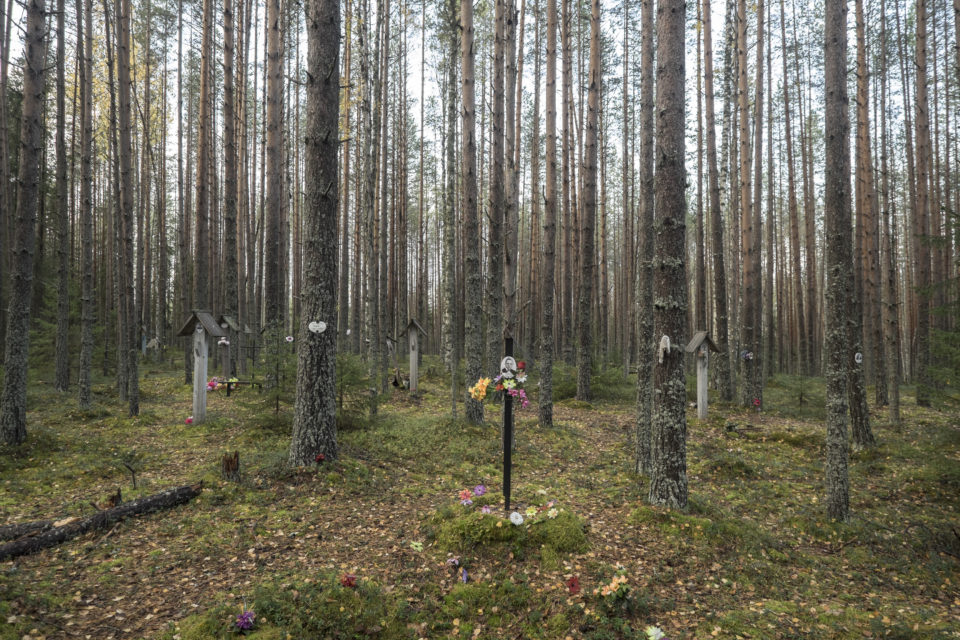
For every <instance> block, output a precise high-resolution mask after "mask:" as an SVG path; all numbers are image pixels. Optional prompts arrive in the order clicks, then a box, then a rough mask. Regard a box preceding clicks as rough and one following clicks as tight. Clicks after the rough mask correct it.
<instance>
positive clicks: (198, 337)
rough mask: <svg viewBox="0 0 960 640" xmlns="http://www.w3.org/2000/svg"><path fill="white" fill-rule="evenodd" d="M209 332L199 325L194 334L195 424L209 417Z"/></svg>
mask: <svg viewBox="0 0 960 640" xmlns="http://www.w3.org/2000/svg"><path fill="white" fill-rule="evenodd" d="M207 351H208V349H207V332H206V331H204V330H203V325H202V324H200V323H199V322H198V323H197V328H196V331H194V334H193V422H194V424H199V423H201V422H203V421H204V419H206V417H207Z"/></svg>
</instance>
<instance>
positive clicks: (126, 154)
mask: <svg viewBox="0 0 960 640" xmlns="http://www.w3.org/2000/svg"><path fill="white" fill-rule="evenodd" d="M115 6H116V13H117V96H118V99H117V128H118V135H119V140H118V142H119V144H118V157H119V162H120V180H119V182H120V218H121V251H120V253H121V271H122V273H123V279H122V283H123V287H124V289H125V290H126V300H125V301H124V304H123V306H122V307H121V309H120V312H121V313H122V314H123V316H124V318H125V324H126V326H125V328H124V332H123V337H122V339H121V341H120V344H121V349H122V350H123V351H124V352H125V358H124V359H125V363H126V390H127V401H128V403H129V413H130V415H131V416H135V415H138V414H139V413H140V383H139V378H138V374H137V365H138V362H137V360H138V357H139V356H138V349H137V344H136V337H137V326H136V325H137V317H136V305H135V299H134V291H133V287H134V281H133V277H134V272H133V268H134V255H133V253H134V248H133V237H134V230H133V224H134V221H133V166H132V165H133V145H132V142H131V137H132V129H133V127H132V123H131V108H132V107H131V97H130V93H131V88H132V85H131V82H130V0H115Z"/></svg>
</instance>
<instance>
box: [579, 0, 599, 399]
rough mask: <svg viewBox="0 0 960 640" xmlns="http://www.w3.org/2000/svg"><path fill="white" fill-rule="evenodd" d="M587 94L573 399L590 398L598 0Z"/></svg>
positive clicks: (595, 1)
mask: <svg viewBox="0 0 960 640" xmlns="http://www.w3.org/2000/svg"><path fill="white" fill-rule="evenodd" d="M587 82H588V94H587V127H586V133H585V135H584V141H583V146H584V163H583V211H582V212H581V215H580V298H579V300H578V302H577V329H578V334H579V336H578V340H577V399H578V400H583V401H589V400H590V374H591V361H592V359H593V324H592V323H591V322H590V312H591V309H592V302H593V288H594V282H593V278H594V274H593V263H594V261H595V260H596V256H595V255H594V246H593V236H594V227H595V226H596V222H595V221H596V217H597V122H598V120H599V115H600V82H601V78H600V0H591V2H590V71H589V79H588V81H587Z"/></svg>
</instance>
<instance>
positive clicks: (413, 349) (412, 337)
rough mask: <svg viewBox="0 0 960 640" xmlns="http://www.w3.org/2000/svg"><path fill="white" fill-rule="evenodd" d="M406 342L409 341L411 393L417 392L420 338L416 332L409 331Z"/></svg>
mask: <svg viewBox="0 0 960 640" xmlns="http://www.w3.org/2000/svg"><path fill="white" fill-rule="evenodd" d="M407 340H409V341H410V391H411V392H413V393H416V392H417V374H418V371H417V367H418V364H417V360H418V359H419V355H420V354H419V353H418V351H419V349H420V347H419V345H418V342H419V341H420V336H419V335H418V334H417V332H416V331H410V332H408V333H407Z"/></svg>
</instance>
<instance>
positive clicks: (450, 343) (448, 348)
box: [443, 0, 502, 418]
mask: <svg viewBox="0 0 960 640" xmlns="http://www.w3.org/2000/svg"><path fill="white" fill-rule="evenodd" d="M457 2H458V0H444V15H443V19H444V23H445V24H446V27H447V34H446V35H447V38H448V42H447V47H448V48H447V60H446V74H447V78H446V82H447V85H446V91H447V96H446V101H447V102H446V107H447V126H448V127H449V129H448V131H447V135H446V140H445V141H444V152H445V160H444V161H445V163H446V171H445V173H446V185H445V187H444V193H443V262H444V265H443V267H444V268H443V297H444V309H443V331H444V360H445V362H446V364H447V367H448V369H449V371H450V395H451V398H450V400H451V405H450V410H451V413H452V415H453V417H454V418H456V416H457V375H458V373H457V368H458V367H457V365H458V362H457V353H458V351H459V349H458V348H457V331H456V317H457V316H456V311H457V310H456V307H457V292H456V265H457V242H456V234H457V223H456V193H457V186H456V185H457V176H456V161H455V160H456V153H455V148H456V139H457V136H456V129H457V128H456V119H457V105H456V101H457V86H456V85H457V57H458V54H459V52H460V39H459V33H458V32H459V18H458V16H459V10H458V8H457ZM501 215H502V211H501ZM491 251H492V249H491ZM491 289H492V290H493V291H496V292H499V291H500V288H499V287H497V286H495V285H493V284H491ZM498 299H499V298H498ZM490 322H493V320H492V319H491V320H490ZM496 327H497V333H498V334H499V332H500V330H501V327H500V325H499V323H498V324H497V325H496ZM498 344H499V343H498ZM494 353H496V352H494Z"/></svg>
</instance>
